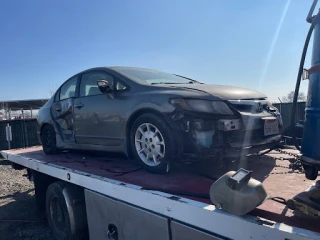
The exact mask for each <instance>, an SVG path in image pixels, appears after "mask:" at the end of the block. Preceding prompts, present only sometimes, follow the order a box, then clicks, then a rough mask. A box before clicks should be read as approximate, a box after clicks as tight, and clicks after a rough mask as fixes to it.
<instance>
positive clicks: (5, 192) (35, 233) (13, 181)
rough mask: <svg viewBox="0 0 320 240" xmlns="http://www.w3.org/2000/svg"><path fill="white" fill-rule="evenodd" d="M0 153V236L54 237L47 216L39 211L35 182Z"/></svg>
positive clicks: (50, 239) (5, 237)
mask: <svg viewBox="0 0 320 240" xmlns="http://www.w3.org/2000/svg"><path fill="white" fill-rule="evenodd" d="M26 174H27V172H26V170H20V171H18V170H14V169H12V168H11V165H10V162H9V161H7V160H4V159H3V158H2V156H1V155H0V182H1V184H0V239H1V240H6V239H36V240H40V239H46V240H53V239H54V238H53V236H52V234H51V231H50V229H49V227H48V225H47V222H46V220H45V218H44V216H39V215H37V213H36V207H35V199H34V189H33V183H32V182H30V181H29V180H28V179H27V178H26Z"/></svg>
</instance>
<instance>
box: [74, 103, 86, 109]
mask: <svg viewBox="0 0 320 240" xmlns="http://www.w3.org/2000/svg"><path fill="white" fill-rule="evenodd" d="M83 106H84V105H83V103H82V102H78V103H76V104H74V107H75V108H79V109H80V108H82V107H83Z"/></svg>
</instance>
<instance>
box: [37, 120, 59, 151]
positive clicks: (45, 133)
mask: <svg viewBox="0 0 320 240" xmlns="http://www.w3.org/2000/svg"><path fill="white" fill-rule="evenodd" d="M41 142H42V148H43V151H44V152H45V153H46V154H55V153H57V152H58V150H57V141H56V132H55V131H54V129H53V127H52V126H51V125H48V124H47V125H45V126H43V129H42V131H41Z"/></svg>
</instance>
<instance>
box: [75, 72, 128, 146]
mask: <svg viewBox="0 0 320 240" xmlns="http://www.w3.org/2000/svg"><path fill="white" fill-rule="evenodd" d="M99 80H107V81H108V82H109V84H110V86H111V88H113V85H114V83H115V79H114V77H113V76H112V75H110V74H109V73H107V72H105V71H90V72H87V73H84V74H83V75H82V76H81V81H80V88H79V97H78V98H76V99H75V102H74V117H75V130H76V131H75V139H76V143H79V144H93V145H105V146H119V145H120V144H121V142H122V141H121V139H120V138H119V136H118V133H119V131H118V129H116V128H117V122H119V120H118V121H117V119H116V118H117V116H114V113H115V112H117V111H116V107H117V104H116V102H117V100H116V99H114V98H113V96H112V94H103V93H101V92H100V90H99V88H98V85H97V81H99Z"/></svg>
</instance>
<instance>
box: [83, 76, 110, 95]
mask: <svg viewBox="0 0 320 240" xmlns="http://www.w3.org/2000/svg"><path fill="white" fill-rule="evenodd" d="M99 80H107V81H108V82H109V84H110V87H111V88H113V85H114V77H113V76H111V75H110V74H108V73H106V72H102V71H94V72H88V73H84V74H83V75H82V77H81V83H80V97H87V96H93V95H99V94H102V93H101V92H100V90H99V87H98V85H97V81H99Z"/></svg>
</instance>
